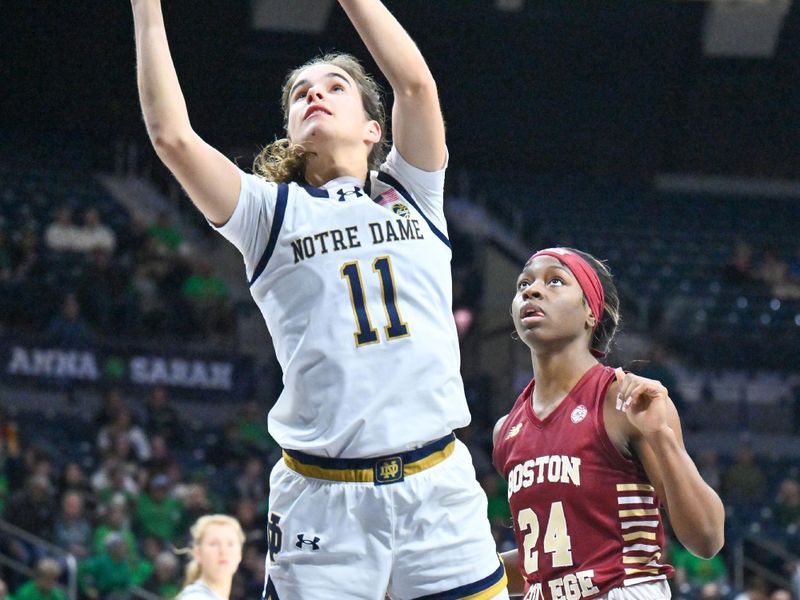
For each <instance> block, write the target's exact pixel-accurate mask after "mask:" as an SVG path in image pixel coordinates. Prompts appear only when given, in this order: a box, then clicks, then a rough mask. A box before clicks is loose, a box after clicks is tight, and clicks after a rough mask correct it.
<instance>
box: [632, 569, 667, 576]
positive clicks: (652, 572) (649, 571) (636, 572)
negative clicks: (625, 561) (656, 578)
mask: <svg viewBox="0 0 800 600" xmlns="http://www.w3.org/2000/svg"><path fill="white" fill-rule="evenodd" d="M640 573H645V574H647V575H660V574H661V571H659V570H658V569H625V575H639V574H640Z"/></svg>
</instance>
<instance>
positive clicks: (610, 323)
mask: <svg viewBox="0 0 800 600" xmlns="http://www.w3.org/2000/svg"><path fill="white" fill-rule="evenodd" d="M570 250H571V251H572V252H574V253H575V254H577V255H578V256H580V257H581V258H582V259H583V260H585V261H586V262H587V263H589V265H590V266H591V267H592V269H594V272H595V273H597V277H598V278H599V279H600V285H602V286H603V296H604V298H605V303H604V305H603V318H602V319H601V320H600V324H599V325H598V326H597V328H596V329H595V330H594V333H593V334H592V343H591V346H590V347H591V348H595V349H597V350H600V351H601V352H603V353H604V354H608V353H609V352H610V350H611V345H612V342H613V341H614V336H616V334H617V330H618V329H619V327H620V322H621V317H620V312H619V292H618V291H617V286H616V284H615V283H614V277H613V275H612V274H611V271H610V270H609V268H608V267H607V266H606V264H605V263H604V262H603V261H601V260H599V259H597V258H595V257H594V256H592V255H591V254H589V253H587V252H582V251H580V250H575V249H574V248H570Z"/></svg>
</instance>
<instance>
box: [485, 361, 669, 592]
mask: <svg viewBox="0 0 800 600" xmlns="http://www.w3.org/2000/svg"><path fill="white" fill-rule="evenodd" d="M612 381H614V370H613V369H611V368H610V367H605V366H603V365H600V364H598V365H595V366H593V367H592V368H591V369H589V370H588V371H587V372H586V373H584V375H583V377H581V379H580V381H578V383H577V384H576V385H575V387H574V388H573V389H572V391H570V393H569V394H568V395H567V397H566V398H564V400H563V401H562V402H561V404H560V405H559V406H558V407H557V408H556V409H555V410H554V411H553V412H552V413H551V414H550V415H548V416H547V418H545V419H539V418H537V417H536V415H535V414H534V412H533V407H532V403H531V392H532V391H533V385H534V381H531V383H530V384H528V387H527V388H525V391H523V392H522V394H520V396H519V398H517V401H516V403H515V404H514V407H513V408H512V409H511V412H510V413H509V415H508V418H507V419H506V420H505V422H504V423H503V425H502V428H501V429H500V431H499V433H498V436H497V442H496V443H495V447H494V454H493V459H494V464H495V466H496V467H497V468H498V470H499V471H500V472H501V473H502V474H503V476H504V477H505V478H506V479H507V480H508V500H509V504H510V505H511V514H512V515H513V519H514V534H515V536H516V539H517V548H518V552H519V562H520V569H521V571H522V574H523V576H524V577H525V579H526V580H527V582H528V583H527V584H526V592H527V591H529V588H540V589H541V592H540V593H537V590H536V589H534V590H533V591H532V592H530V595H526V598H539V597H541V598H546V599H548V600H550V599H552V600H562V599H569V600H576V599H578V598H593V597H595V596H599V595H602V594H605V593H607V592H608V591H609V590H611V589H614V588H618V587H626V586H631V585H636V584H638V583H645V582H651V581H658V580H663V579H666V578H667V577H671V576H672V574H673V572H674V570H673V568H672V567H671V566H669V565H666V564H663V563H662V562H661V555H662V553H663V548H664V528H663V524H662V522H661V515H660V502H659V500H658V498H657V497H656V493H655V490H654V488H653V486H652V485H650V483H649V481H648V479H647V475H646V473H645V472H644V469H643V468H642V466H641V465H640V464H639V463H638V462H635V461H632V460H628V459H626V458H624V457H623V456H622V455H621V454H620V453H619V451H618V450H617V449H616V448H615V447H614V445H613V443H612V442H611V440H610V438H609V437H608V435H607V434H606V429H605V424H604V422H603V401H604V398H605V395H606V392H607V390H608V386H609V385H610V384H611V382H612Z"/></svg>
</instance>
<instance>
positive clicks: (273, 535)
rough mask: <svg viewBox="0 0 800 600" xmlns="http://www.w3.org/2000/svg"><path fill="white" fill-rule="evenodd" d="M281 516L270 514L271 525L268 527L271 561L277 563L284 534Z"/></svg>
mask: <svg viewBox="0 0 800 600" xmlns="http://www.w3.org/2000/svg"><path fill="white" fill-rule="evenodd" d="M280 522H281V516H280V515H279V514H277V513H270V514H269V524H268V525H267V544H268V546H269V560H270V561H272V562H275V555H276V554H278V552H280V551H281V544H283V532H282V531H281V528H280V525H278V523H280Z"/></svg>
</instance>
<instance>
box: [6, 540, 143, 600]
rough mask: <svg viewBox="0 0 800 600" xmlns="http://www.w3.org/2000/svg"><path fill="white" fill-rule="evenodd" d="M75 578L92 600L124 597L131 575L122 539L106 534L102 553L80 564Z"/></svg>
mask: <svg viewBox="0 0 800 600" xmlns="http://www.w3.org/2000/svg"><path fill="white" fill-rule="evenodd" d="M78 579H79V582H80V587H81V592H82V593H83V594H84V595H85V596H86V597H88V598H90V599H91V600H98V599H101V598H105V597H107V596H109V595H112V594H113V595H114V596H119V597H123V598H124V597H127V596H128V595H129V594H130V591H131V587H133V575H132V572H131V566H130V563H129V561H128V545H127V544H126V543H125V540H124V539H123V538H122V536H121V535H119V534H118V533H111V534H109V535H108V536H107V537H106V541H105V551H104V552H102V553H100V554H98V555H95V556H92V557H91V558H88V559H87V560H85V561H84V562H83V563H81V565H80V568H79V569H78ZM15 600H16V599H15Z"/></svg>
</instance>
